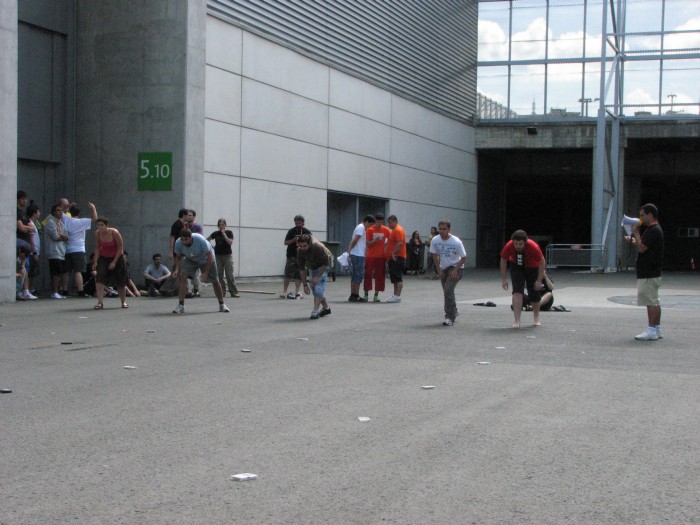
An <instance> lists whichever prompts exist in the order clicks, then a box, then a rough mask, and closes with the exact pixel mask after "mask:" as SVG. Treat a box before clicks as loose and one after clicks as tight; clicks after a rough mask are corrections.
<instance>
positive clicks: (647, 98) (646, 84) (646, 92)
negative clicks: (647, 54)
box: [608, 60, 659, 115]
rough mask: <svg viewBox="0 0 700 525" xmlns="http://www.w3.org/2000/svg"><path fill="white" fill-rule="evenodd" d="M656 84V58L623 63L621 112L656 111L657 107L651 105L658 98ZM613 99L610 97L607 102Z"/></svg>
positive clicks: (657, 80)
mask: <svg viewBox="0 0 700 525" xmlns="http://www.w3.org/2000/svg"><path fill="white" fill-rule="evenodd" d="M658 86H659V62H658V61H657V60H649V61H638V62H627V63H625V86H624V105H625V108H624V111H623V113H624V114H625V115H634V114H635V113H636V112H638V111H651V112H653V113H656V112H657V108H656V107H654V106H653V105H654V104H657V103H658V100H659V87H658ZM613 100H614V99H613V98H612V97H610V99H609V100H608V103H612V102H613ZM638 104H641V105H638ZM647 105H648V106H647Z"/></svg>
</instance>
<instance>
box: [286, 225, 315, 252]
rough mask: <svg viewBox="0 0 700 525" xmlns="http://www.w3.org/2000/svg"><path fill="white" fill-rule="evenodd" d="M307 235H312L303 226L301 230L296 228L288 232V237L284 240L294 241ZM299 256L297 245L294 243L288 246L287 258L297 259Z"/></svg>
mask: <svg viewBox="0 0 700 525" xmlns="http://www.w3.org/2000/svg"><path fill="white" fill-rule="evenodd" d="M304 233H306V234H307V235H311V232H310V231H309V230H307V229H306V228H304V227H303V226H302V227H301V228H297V227H296V226H295V227H294V228H290V229H289V231H288V232H287V235H286V237H285V238H284V240H285V241H288V240H290V239H293V238H294V237H296V236H297V235H302V234H304ZM296 256H297V243H295V242H293V243H292V244H289V245H287V257H288V258H289V257H294V258H296Z"/></svg>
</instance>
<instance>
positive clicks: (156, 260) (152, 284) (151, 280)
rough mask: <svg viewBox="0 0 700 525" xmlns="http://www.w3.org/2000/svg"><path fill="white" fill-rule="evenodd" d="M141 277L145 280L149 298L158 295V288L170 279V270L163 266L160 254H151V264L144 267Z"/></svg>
mask: <svg viewBox="0 0 700 525" xmlns="http://www.w3.org/2000/svg"><path fill="white" fill-rule="evenodd" d="M143 277H144V279H146V286H147V288H148V295H149V297H157V296H158V295H160V291H159V290H160V287H161V286H163V283H164V282H165V281H167V280H168V277H170V270H169V269H168V267H167V266H165V265H164V264H163V257H162V256H161V254H159V253H155V254H153V263H151V264H149V265H148V266H146V269H145V270H144V271H143Z"/></svg>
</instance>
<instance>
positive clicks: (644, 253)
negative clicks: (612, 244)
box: [626, 203, 664, 341]
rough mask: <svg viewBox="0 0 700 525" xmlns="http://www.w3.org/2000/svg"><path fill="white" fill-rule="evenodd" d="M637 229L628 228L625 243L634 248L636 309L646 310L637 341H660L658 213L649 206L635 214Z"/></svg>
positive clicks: (660, 241)
mask: <svg viewBox="0 0 700 525" xmlns="http://www.w3.org/2000/svg"><path fill="white" fill-rule="evenodd" d="M639 218H640V220H641V221H642V225H641V226H635V227H634V228H632V235H631V236H629V237H626V239H627V242H629V243H630V244H631V245H633V246H636V247H637V305H638V306H646V307H647V321H648V324H649V326H648V327H647V329H646V330H645V331H644V332H642V333H641V334H639V335H636V336H635V337H634V338H635V339H636V340H637V341H656V340H657V339H663V337H664V334H663V332H662V331H661V301H660V300H659V289H660V288H661V267H662V265H663V261H664V232H663V230H662V229H661V226H660V225H659V210H658V208H657V207H656V206H655V205H653V204H651V203H649V204H645V205H644V206H642V207H641V209H640V210H639Z"/></svg>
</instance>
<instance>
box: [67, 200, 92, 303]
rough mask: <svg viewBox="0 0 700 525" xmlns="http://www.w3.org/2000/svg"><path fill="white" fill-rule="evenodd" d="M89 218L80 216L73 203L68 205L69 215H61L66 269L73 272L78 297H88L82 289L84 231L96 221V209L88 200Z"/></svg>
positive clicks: (84, 264)
mask: <svg viewBox="0 0 700 525" xmlns="http://www.w3.org/2000/svg"><path fill="white" fill-rule="evenodd" d="M88 208H89V209H90V213H91V216H90V218H85V219H83V218H81V217H80V209H79V208H78V207H77V206H75V205H73V206H71V207H70V215H71V216H70V217H66V216H65V215H64V216H63V233H65V234H66V235H68V240H67V241H66V267H67V268H66V269H67V270H68V271H69V272H72V273H73V278H74V279H75V288H76V289H77V290H78V297H89V295H88V294H86V293H85V292H84V291H83V272H85V269H86V262H85V232H86V231H87V230H89V229H90V228H92V223H93V222H97V210H96V209H95V205H94V204H93V203H91V202H88Z"/></svg>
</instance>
